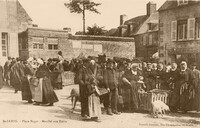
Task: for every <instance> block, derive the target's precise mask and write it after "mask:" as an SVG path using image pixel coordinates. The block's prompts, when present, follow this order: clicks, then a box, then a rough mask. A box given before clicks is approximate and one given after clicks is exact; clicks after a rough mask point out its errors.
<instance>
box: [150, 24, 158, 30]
mask: <svg viewBox="0 0 200 128" xmlns="http://www.w3.org/2000/svg"><path fill="white" fill-rule="evenodd" d="M156 26H157V24H155V23H149V24H148V30H149V31H153V30H155V29H156Z"/></svg>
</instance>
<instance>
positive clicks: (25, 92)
mask: <svg viewBox="0 0 200 128" xmlns="http://www.w3.org/2000/svg"><path fill="white" fill-rule="evenodd" d="M23 74H24V76H22V77H21V81H22V100H31V99H32V98H33V97H32V92H31V87H30V83H29V80H28V77H27V76H28V75H31V76H32V75H33V74H34V70H33V68H32V67H31V66H29V65H28V64H27V65H24V73H23Z"/></svg>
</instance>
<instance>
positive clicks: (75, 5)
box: [64, 0, 101, 34]
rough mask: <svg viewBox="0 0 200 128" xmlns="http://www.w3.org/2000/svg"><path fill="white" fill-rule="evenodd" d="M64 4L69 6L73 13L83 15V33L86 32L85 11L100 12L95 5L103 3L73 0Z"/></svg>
mask: <svg viewBox="0 0 200 128" xmlns="http://www.w3.org/2000/svg"><path fill="white" fill-rule="evenodd" d="M64 5H65V6H66V7H67V8H69V10H70V12H71V13H78V14H82V15H83V34H85V11H86V10H88V11H91V12H94V13H97V14H100V12H99V11H98V10H97V9H96V8H95V7H97V6H99V5H101V3H95V2H91V1H90V0H71V1H70V2H69V3H64Z"/></svg>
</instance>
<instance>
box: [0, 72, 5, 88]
mask: <svg viewBox="0 0 200 128" xmlns="http://www.w3.org/2000/svg"><path fill="white" fill-rule="evenodd" d="M3 85H4V79H3V74H2V73H0V89H1V88H3Z"/></svg>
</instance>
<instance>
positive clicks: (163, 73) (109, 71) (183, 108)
mask: <svg viewBox="0 0 200 128" xmlns="http://www.w3.org/2000/svg"><path fill="white" fill-rule="evenodd" d="M196 66H197V64H196V63H193V64H191V65H190V66H188V65H187V62H186V61H182V62H181V63H180V64H177V63H172V64H170V65H166V66H165V65H164V64H163V63H162V62H158V63H150V62H147V63H145V62H137V63H136V62H133V61H131V60H129V61H124V60H122V61H118V60H113V59H108V60H107V61H99V60H98V59H95V58H85V59H83V60H82V66H81V67H80V69H79V70H78V72H77V77H78V78H77V79H78V82H79V87H80V98H81V116H83V117H85V118H95V119H98V118H99V117H100V112H99V111H100V110H101V109H100V103H103V105H104V108H105V110H106V113H107V114H108V115H113V114H117V115H118V114H120V113H119V111H118V109H119V106H118V102H121V101H120V97H122V99H123V106H124V107H123V109H124V110H128V111H129V112H138V111H139V110H140V107H141V103H142V101H141V98H140V97H139V93H147V92H152V90H158V89H160V90H166V91H168V92H171V93H170V95H169V107H170V110H171V112H179V111H180V112H183V113H186V112H187V111H191V110H196V111H199V110H200V85H199V84H200V83H199V80H200V71H199V70H197V69H196ZM102 88H104V89H106V90H107V92H108V93H106V94H104V95H101V94H99V93H98V91H99V89H102Z"/></svg>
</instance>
